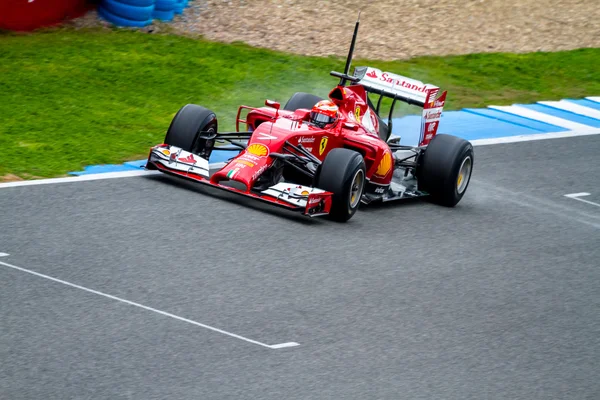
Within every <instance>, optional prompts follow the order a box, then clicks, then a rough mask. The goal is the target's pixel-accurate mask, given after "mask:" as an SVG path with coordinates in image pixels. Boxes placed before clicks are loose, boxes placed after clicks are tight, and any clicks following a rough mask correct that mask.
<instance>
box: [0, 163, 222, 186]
mask: <svg viewBox="0 0 600 400" xmlns="http://www.w3.org/2000/svg"><path fill="white" fill-rule="evenodd" d="M225 165H227V163H225V162H218V163H214V164H209V167H210V168H211V169H213V168H223V167H224V166H225ZM161 173H162V172H160V171H147V170H143V169H142V170H139V171H138V170H132V171H119V172H101V173H98V174H88V175H80V176H69V177H65V178H50V179H33V180H29V181H15V182H4V183H0V189H2V188H9V187H17V186H32V185H48V184H51V183H72V182H85V181H97V180H101V179H115V178H129V177H133V176H144V175H159V174H161Z"/></svg>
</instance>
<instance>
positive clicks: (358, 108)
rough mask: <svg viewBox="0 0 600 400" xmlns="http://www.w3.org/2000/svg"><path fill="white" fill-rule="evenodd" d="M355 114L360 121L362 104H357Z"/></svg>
mask: <svg viewBox="0 0 600 400" xmlns="http://www.w3.org/2000/svg"><path fill="white" fill-rule="evenodd" d="M354 116H355V117H356V120H357V121H360V106H356V108H355V109H354Z"/></svg>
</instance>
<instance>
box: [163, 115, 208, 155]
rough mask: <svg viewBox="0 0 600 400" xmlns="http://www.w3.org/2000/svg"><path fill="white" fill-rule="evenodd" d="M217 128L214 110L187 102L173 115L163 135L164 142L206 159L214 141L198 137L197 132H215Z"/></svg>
mask: <svg viewBox="0 0 600 400" xmlns="http://www.w3.org/2000/svg"><path fill="white" fill-rule="evenodd" d="M217 129H218V121H217V116H216V114H215V113H214V112H212V111H211V110H209V109H207V108H204V107H201V106H198V105H196V104H187V105H185V106H183V107H181V108H180V109H179V111H178V112H177V114H176V115H175V117H173V120H172V121H171V125H170V126H169V130H168V131H167V134H166V136H165V143H166V144H169V145H171V146H176V147H180V148H182V149H183V150H185V151H189V152H190V153H194V154H198V155H199V156H201V157H203V158H205V159H206V160H208V158H209V157H210V153H211V152H212V149H213V147H214V144H215V141H214V140H210V139H201V138H198V132H202V131H204V132H206V131H209V132H214V133H217Z"/></svg>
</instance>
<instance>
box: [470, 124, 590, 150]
mask: <svg viewBox="0 0 600 400" xmlns="http://www.w3.org/2000/svg"><path fill="white" fill-rule="evenodd" d="M588 135H600V128H598V129H596V130H587V129H586V130H585V131H568V132H553V133H534V134H532V135H519V136H505V137H499V138H490V139H474V140H470V142H471V143H472V144H473V146H487V145H491V144H502V143H516V142H529V141H533V140H545V139H561V138H568V137H574V136H588Z"/></svg>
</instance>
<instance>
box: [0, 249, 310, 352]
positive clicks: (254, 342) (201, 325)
mask: <svg viewBox="0 0 600 400" xmlns="http://www.w3.org/2000/svg"><path fill="white" fill-rule="evenodd" d="M3 254H5V253H3ZM0 265H4V266H6V267H8V268H12V269H16V270H17V271H21V272H26V273H28V274H31V275H35V276H38V277H40V278H44V279H48V280H51V281H54V282H58V283H62V284H63V285H67V286H70V287H73V288H76V289H80V290H83V291H86V292H88V293H93V294H96V295H98V296H102V297H106V298H108V299H111V300H116V301H119V302H121V303H125V304H129V305H131V306H135V307H139V308H143V309H144V310H148V311H152V312H154V313H157V314H160V315H164V316H166V317H170V318H173V319H176V320H179V321H183V322H187V323H188V324H192V325H196V326H199V327H201V328H205V329H210V330H211V331H215V332H218V333H222V334H223V335H227V336H231V337H233V338H236V339H240V340H243V341H245V342H248V343H252V344H257V345H259V346H262V347H266V348H268V349H281V348H285V347H295V346H299V344H298V343H296V342H287V343H279V344H274V345H269V344H265V343H261V342H259V341H256V340H252V339H248V338H246V337H243V336H240V335H236V334H235V333H231V332H227V331H224V330H222V329H218V328H215V327H212V326H210V325H206V324H201V323H200V322H196V321H192V320H191V319H187V318H183V317H180V316H177V315H174V314H171V313H168V312H165V311H161V310H157V309H156V308H152V307H148V306H145V305H143V304H139V303H135V302H133V301H129V300H125V299H122V298H120V297H117V296H113V295H110V294H106V293H103V292H100V291H98V290H93V289H89V288H86V287H84V286H80V285H76V284H74V283H71V282H67V281H63V280H62V279H57V278H53V277H51V276H48V275H44V274H40V273H39V272H35V271H31V270H28V269H25V268H21V267H17V266H16V265H12V264H8V263H5V262H2V261H0Z"/></svg>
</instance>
